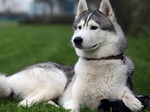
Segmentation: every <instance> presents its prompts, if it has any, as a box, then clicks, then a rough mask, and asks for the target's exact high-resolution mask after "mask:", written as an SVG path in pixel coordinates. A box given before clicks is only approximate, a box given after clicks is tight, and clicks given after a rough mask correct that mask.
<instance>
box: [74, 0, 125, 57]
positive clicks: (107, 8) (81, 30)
mask: <svg viewBox="0 0 150 112" xmlns="http://www.w3.org/2000/svg"><path fill="white" fill-rule="evenodd" d="M74 30H75V31H74V35H73V37H72V43H73V46H74V47H75V50H76V53H77V55H78V56H80V57H89V58H100V57H106V56H110V55H118V54H120V53H122V52H124V51H125V49H126V46H127V45H126V40H125V38H124V34H123V32H122V30H121V28H120V26H119V25H118V24H117V22H116V18H115V14H114V12H113V9H112V7H111V5H110V2H109V0H102V2H101V4H100V8H99V9H98V10H95V11H92V10H90V9H89V8H88V6H87V3H86V0H79V3H78V7H77V13H76V18H75V21H74Z"/></svg>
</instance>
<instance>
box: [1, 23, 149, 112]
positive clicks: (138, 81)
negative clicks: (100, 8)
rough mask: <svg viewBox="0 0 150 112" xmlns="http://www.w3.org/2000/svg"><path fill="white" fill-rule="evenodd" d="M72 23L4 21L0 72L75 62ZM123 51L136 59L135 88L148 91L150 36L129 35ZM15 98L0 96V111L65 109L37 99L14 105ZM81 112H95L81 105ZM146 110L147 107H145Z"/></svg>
mask: <svg viewBox="0 0 150 112" xmlns="http://www.w3.org/2000/svg"><path fill="white" fill-rule="evenodd" d="M72 34H73V30H72V26H71V25H36V26H30V25H17V24H13V25H7V24H3V25H1V26H0V72H2V73H6V74H8V75H11V74H13V73H16V72H17V71H19V70H21V69H23V68H24V67H26V66H29V65H32V64H35V63H39V62H47V61H53V62H57V63H61V64H67V65H74V64H75V63H76V61H77V56H76V55H75V52H74V49H73V47H72V46H71V45H70V39H71V36H72ZM128 43H129V48H128V50H127V52H126V54H127V55H128V56H130V57H131V58H132V59H133V61H134V63H135V67H136V69H135V74H134V82H135V92H136V94H148V95H150V87H149V84H150V53H149V49H150V39H149V38H144V37H137V38H136V37H134V38H131V37H130V38H128ZM18 102H19V100H18V99H13V98H4V99H0V112H67V111H66V110H64V109H62V108H55V107H53V106H51V105H47V104H43V103H40V104H38V105H36V106H33V107H31V108H24V107H19V108H18V107H17V103H18ZM82 112H96V111H95V110H90V109H89V108H82ZM146 112H148V111H146Z"/></svg>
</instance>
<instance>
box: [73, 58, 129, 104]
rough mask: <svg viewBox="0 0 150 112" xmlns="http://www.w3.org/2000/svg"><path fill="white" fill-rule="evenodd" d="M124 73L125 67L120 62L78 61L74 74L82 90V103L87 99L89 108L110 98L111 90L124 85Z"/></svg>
mask: <svg viewBox="0 0 150 112" xmlns="http://www.w3.org/2000/svg"><path fill="white" fill-rule="evenodd" d="M126 71H127V67H126V65H124V64H122V62H121V61H119V62H115V61H110V62H105V61H101V62H100V61H83V60H79V61H78V63H77V64H76V67H75V72H76V75H77V80H78V83H80V87H82V90H83V91H82V93H83V99H84V100H85V101H84V102H87V101H86V100H87V99H89V101H90V102H91V104H89V105H90V106H91V105H97V104H93V102H94V103H98V102H99V101H100V100H101V99H103V98H110V97H112V95H113V91H112V89H113V88H115V87H117V86H118V85H120V84H121V85H122V84H123V85H124V84H125V83H126ZM84 97H85V98H84ZM96 100H97V102H96ZM89 101H88V102H89ZM90 102H89V103H90Z"/></svg>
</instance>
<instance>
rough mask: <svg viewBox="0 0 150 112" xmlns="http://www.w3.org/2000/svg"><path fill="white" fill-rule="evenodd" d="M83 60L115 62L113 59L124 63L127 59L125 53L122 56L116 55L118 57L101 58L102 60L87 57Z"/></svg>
mask: <svg viewBox="0 0 150 112" xmlns="http://www.w3.org/2000/svg"><path fill="white" fill-rule="evenodd" d="M83 59H85V60H87V61H94V60H95V61H97V60H99V61H100V60H113V59H115V60H119V59H120V60H122V61H124V60H125V57H124V54H123V53H121V54H119V55H116V56H108V57H101V58H87V57H83Z"/></svg>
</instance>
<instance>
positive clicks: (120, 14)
mask: <svg viewBox="0 0 150 112" xmlns="http://www.w3.org/2000/svg"><path fill="white" fill-rule="evenodd" d="M110 1H111V4H112V6H113V8H114V11H115V13H116V16H117V19H118V22H119V23H120V24H121V26H122V27H123V30H124V31H125V32H126V33H131V34H137V33H138V32H140V31H141V30H145V29H147V27H149V26H150V8H149V5H150V0H144V1H143V0H131V1H128V0H110ZM77 2H78V0H0V21H1V22H9V21H17V22H18V23H20V24H29V23H30V24H47V23H67V24H71V23H72V22H73V19H74V14H75V11H76V4H77ZM87 2H88V4H89V6H90V7H91V8H95V7H99V3H100V0H87ZM146 33H147V32H145V34H146Z"/></svg>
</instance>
